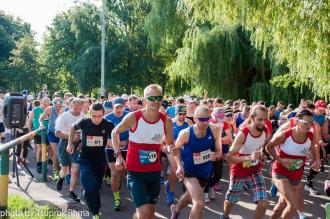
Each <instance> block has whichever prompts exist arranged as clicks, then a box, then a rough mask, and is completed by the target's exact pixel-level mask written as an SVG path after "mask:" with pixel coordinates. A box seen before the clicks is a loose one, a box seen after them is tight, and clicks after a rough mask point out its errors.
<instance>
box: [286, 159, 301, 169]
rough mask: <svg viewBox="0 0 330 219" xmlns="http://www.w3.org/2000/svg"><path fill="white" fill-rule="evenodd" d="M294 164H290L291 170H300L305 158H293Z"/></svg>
mask: <svg viewBox="0 0 330 219" xmlns="http://www.w3.org/2000/svg"><path fill="white" fill-rule="evenodd" d="M291 161H292V164H291V165H290V166H289V170H291V171H294V170H299V169H300V168H301V167H302V165H303V164H304V161H303V160H296V159H292V160H291Z"/></svg>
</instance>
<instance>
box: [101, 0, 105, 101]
mask: <svg viewBox="0 0 330 219" xmlns="http://www.w3.org/2000/svg"><path fill="white" fill-rule="evenodd" d="M104 12H105V3H104V0H102V10H101V19H102V25H101V29H102V39H101V96H105V87H104V58H105V57H104V55H105V18H104Z"/></svg>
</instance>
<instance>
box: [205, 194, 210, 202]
mask: <svg viewBox="0 0 330 219" xmlns="http://www.w3.org/2000/svg"><path fill="white" fill-rule="evenodd" d="M204 201H205V203H209V202H210V198H209V193H204Z"/></svg>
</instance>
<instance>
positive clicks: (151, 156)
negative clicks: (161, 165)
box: [139, 150, 157, 164]
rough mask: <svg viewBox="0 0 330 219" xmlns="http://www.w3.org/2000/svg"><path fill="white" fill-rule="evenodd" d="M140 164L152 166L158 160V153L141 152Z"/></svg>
mask: <svg viewBox="0 0 330 219" xmlns="http://www.w3.org/2000/svg"><path fill="white" fill-rule="evenodd" d="M139 157H140V163H141V164H152V163H155V162H156V160H157V152H156V151H145V150H140V151H139Z"/></svg>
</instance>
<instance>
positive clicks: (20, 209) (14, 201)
mask: <svg viewBox="0 0 330 219" xmlns="http://www.w3.org/2000/svg"><path fill="white" fill-rule="evenodd" d="M8 211H9V212H10V214H12V215H13V216H11V217H9V218H13V219H14V218H15V219H16V218H17V219H57V218H58V219H59V218H63V217H62V216H60V213H61V209H59V208H56V207H55V206H53V205H43V206H39V205H37V204H36V203H35V202H34V201H32V200H28V199H25V198H22V197H21V196H18V195H15V196H9V200H8ZM16 215H17V216H16ZM25 215H26V216H25ZM66 218H71V217H66Z"/></svg>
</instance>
